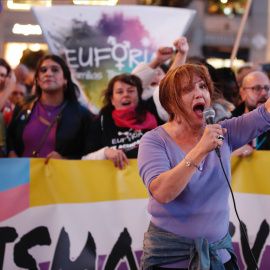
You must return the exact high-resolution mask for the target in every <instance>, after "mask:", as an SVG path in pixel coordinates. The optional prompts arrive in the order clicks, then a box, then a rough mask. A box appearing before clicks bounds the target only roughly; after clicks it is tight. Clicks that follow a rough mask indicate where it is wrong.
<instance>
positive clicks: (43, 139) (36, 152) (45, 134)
mask: <svg viewBox="0 0 270 270" xmlns="http://www.w3.org/2000/svg"><path fill="white" fill-rule="evenodd" d="M67 103H68V101H65V102H64V103H63V105H62V106H61V108H60V109H59V111H58V112H57V114H56V115H55V117H54V118H53V120H52V122H51V123H50V125H49V126H48V128H47V130H46V132H45V133H44V135H43V137H42V139H41V141H40V143H39V145H38V147H37V149H36V150H35V151H33V153H32V157H37V156H38V153H39V150H40V148H41V146H42V145H43V143H44V141H45V139H46V137H47V136H48V134H49V132H50V130H51V129H52V126H53V124H54V123H55V121H56V120H57V118H58V116H59V114H60V113H61V112H62V111H63V110H64V108H65V107H66V106H67Z"/></svg>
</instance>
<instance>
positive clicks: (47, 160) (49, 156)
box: [45, 151, 66, 164]
mask: <svg viewBox="0 0 270 270" xmlns="http://www.w3.org/2000/svg"><path fill="white" fill-rule="evenodd" d="M50 158H53V159H66V158H64V157H63V156H61V155H60V154H59V153H57V152H55V151H52V152H51V153H49V154H48V155H47V156H46V158H45V164H48V162H49V160H50Z"/></svg>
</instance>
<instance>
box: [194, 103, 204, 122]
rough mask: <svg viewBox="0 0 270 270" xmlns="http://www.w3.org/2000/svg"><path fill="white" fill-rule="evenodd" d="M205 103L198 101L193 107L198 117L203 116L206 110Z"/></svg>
mask: <svg viewBox="0 0 270 270" xmlns="http://www.w3.org/2000/svg"><path fill="white" fill-rule="evenodd" d="M204 107H205V104H204V103H197V104H195V105H194V107H193V111H194V113H195V114H196V116H198V117H200V118H201V117H203V111H204Z"/></svg>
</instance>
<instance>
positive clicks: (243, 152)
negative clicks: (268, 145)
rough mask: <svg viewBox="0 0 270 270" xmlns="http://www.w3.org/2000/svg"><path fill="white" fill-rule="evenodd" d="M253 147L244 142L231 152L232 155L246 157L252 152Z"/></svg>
mask: <svg viewBox="0 0 270 270" xmlns="http://www.w3.org/2000/svg"><path fill="white" fill-rule="evenodd" d="M253 151H254V149H253V148H252V146H251V145H249V144H246V145H244V146H242V147H240V148H238V149H237V150H235V151H233V152H232V154H231V155H232V156H233V157H247V156H250V155H251V154H252V153H253Z"/></svg>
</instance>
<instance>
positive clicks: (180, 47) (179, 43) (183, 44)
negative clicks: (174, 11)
mask: <svg viewBox="0 0 270 270" xmlns="http://www.w3.org/2000/svg"><path fill="white" fill-rule="evenodd" d="M173 45H174V46H175V48H176V49H177V51H178V52H179V53H181V54H185V55H186V54H187V53H188V51H189V46H188V42H187V39H186V37H180V38H178V39H176V40H175V41H174V43H173Z"/></svg>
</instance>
